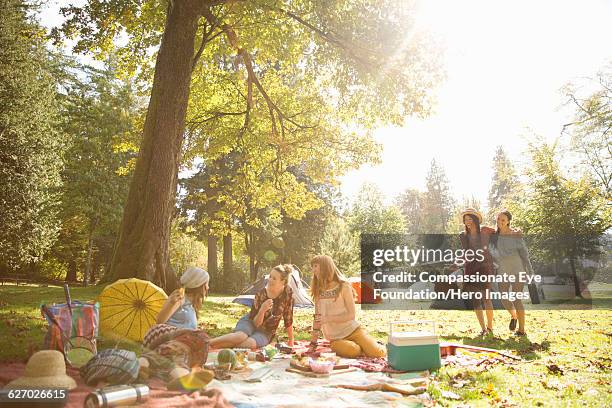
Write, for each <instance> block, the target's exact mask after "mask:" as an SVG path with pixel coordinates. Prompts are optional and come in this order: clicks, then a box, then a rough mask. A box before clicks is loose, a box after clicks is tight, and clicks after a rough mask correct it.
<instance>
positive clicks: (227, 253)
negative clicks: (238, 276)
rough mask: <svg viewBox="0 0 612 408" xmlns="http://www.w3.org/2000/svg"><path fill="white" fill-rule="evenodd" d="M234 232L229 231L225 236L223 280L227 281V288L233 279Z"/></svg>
mask: <svg viewBox="0 0 612 408" xmlns="http://www.w3.org/2000/svg"><path fill="white" fill-rule="evenodd" d="M232 258H233V257H232V233H231V232H228V233H227V234H225V235H224V236H223V282H224V283H225V286H226V287H225V288H224V289H227V286H228V285H229V283H230V282H231V281H232V278H233V276H232V263H233V259H232Z"/></svg>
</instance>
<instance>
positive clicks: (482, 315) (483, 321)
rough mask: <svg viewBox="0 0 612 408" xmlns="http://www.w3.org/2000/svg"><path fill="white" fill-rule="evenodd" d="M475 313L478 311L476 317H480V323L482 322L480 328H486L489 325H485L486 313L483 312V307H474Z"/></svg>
mask: <svg viewBox="0 0 612 408" xmlns="http://www.w3.org/2000/svg"><path fill="white" fill-rule="evenodd" d="M474 313H476V317H477V318H478V323H480V328H481V329H482V330H486V328H487V326H485V320H484V314H483V313H482V308H481V307H480V306H478V307H477V308H474Z"/></svg>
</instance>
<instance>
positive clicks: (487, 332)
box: [480, 328, 493, 336]
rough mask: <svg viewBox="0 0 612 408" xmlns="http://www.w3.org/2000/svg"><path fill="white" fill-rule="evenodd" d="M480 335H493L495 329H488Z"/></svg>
mask: <svg viewBox="0 0 612 408" xmlns="http://www.w3.org/2000/svg"><path fill="white" fill-rule="evenodd" d="M480 335H481V336H488V335H493V329H488V328H487V329H483V330H482V331H481V332H480Z"/></svg>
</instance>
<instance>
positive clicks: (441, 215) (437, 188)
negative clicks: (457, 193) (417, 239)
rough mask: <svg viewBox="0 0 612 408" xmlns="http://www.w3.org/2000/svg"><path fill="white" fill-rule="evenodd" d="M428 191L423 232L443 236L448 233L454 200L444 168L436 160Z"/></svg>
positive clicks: (425, 195) (428, 183) (430, 172)
mask: <svg viewBox="0 0 612 408" xmlns="http://www.w3.org/2000/svg"><path fill="white" fill-rule="evenodd" d="M426 185H427V191H425V193H424V197H423V212H422V217H423V221H422V232H423V233H425V234H443V233H444V232H446V229H447V226H448V222H449V220H450V218H451V212H452V210H453V208H454V199H453V197H452V196H451V194H450V186H449V182H448V178H447V177H446V172H445V171H444V168H443V167H442V166H440V165H439V164H438V163H437V162H436V160H435V159H433V160H432V161H431V167H430V169H429V173H428V174H427V182H426Z"/></svg>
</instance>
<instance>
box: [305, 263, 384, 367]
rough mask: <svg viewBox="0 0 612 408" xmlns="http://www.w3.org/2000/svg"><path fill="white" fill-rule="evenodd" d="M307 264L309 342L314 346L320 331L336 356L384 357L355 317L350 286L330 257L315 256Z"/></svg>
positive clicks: (382, 348) (377, 345) (379, 346)
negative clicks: (310, 304) (310, 316)
mask: <svg viewBox="0 0 612 408" xmlns="http://www.w3.org/2000/svg"><path fill="white" fill-rule="evenodd" d="M310 265H311V266H312V272H313V276H312V285H311V288H310V289H311V292H312V297H313V300H314V303H315V316H314V322H313V325H312V329H313V330H312V341H311V345H313V346H316V340H317V338H318V337H319V336H318V334H319V332H321V331H322V332H323V336H324V337H325V338H326V339H328V340H329V341H330V343H331V349H332V350H333V351H334V352H335V353H336V354H337V355H338V356H340V357H346V358H356V357H359V356H361V355H365V356H367V357H384V356H385V355H386V350H385V348H384V347H383V346H382V345H380V344H378V343H377V342H376V340H374V339H373V338H372V337H371V336H370V335H369V334H368V333H367V332H366V331H365V330H364V329H363V328H362V327H361V325H360V324H359V323H358V322H357V321H356V320H355V299H354V293H353V288H352V286H351V284H350V282H349V281H348V280H347V279H346V277H345V276H344V275H343V274H342V273H341V272H340V271H339V270H338V268H337V267H336V265H335V263H334V261H333V259H332V258H331V257H329V256H327V255H317V256H315V257H314V258H313V259H312V261H311V262H310Z"/></svg>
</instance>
